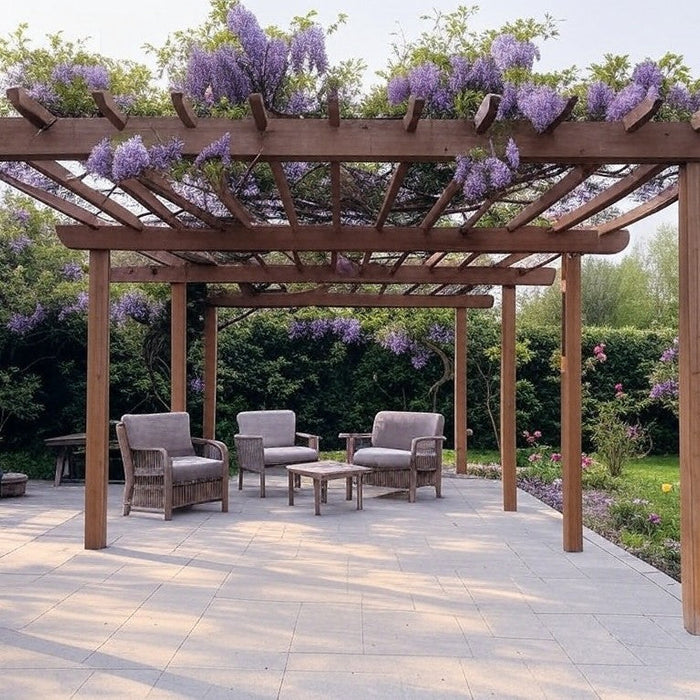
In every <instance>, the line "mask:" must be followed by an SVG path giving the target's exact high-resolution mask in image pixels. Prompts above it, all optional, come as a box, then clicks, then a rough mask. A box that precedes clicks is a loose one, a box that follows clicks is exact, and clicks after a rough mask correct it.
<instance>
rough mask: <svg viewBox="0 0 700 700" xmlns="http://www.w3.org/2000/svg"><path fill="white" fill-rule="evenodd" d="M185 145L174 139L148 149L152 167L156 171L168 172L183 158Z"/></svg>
mask: <svg viewBox="0 0 700 700" xmlns="http://www.w3.org/2000/svg"><path fill="white" fill-rule="evenodd" d="M184 146H185V144H184V142H183V141H182V140H181V139H178V138H172V139H170V141H168V142H167V143H156V144H153V146H151V147H150V148H149V149H148V157H149V160H150V163H151V167H152V168H155V169H156V170H168V169H169V168H170V167H172V166H173V165H174V164H175V163H177V162H178V161H179V160H180V159H181V158H182V149H183V148H184Z"/></svg>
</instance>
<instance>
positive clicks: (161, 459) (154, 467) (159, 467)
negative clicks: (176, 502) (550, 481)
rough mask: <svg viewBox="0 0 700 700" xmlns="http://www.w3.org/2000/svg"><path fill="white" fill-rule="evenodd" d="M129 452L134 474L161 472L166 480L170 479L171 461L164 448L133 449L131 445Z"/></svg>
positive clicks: (145, 474)
mask: <svg viewBox="0 0 700 700" xmlns="http://www.w3.org/2000/svg"><path fill="white" fill-rule="evenodd" d="M130 453H131V463H132V465H133V468H134V474H138V475H140V476H148V475H149V474H154V475H155V474H163V475H164V476H165V477H166V480H167V479H168V478H169V479H171V480H172V461H171V460H170V456H169V455H168V451H167V450H166V449H165V448H163V447H154V448H149V449H134V448H133V447H132V448H130Z"/></svg>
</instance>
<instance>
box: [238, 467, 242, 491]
mask: <svg viewBox="0 0 700 700" xmlns="http://www.w3.org/2000/svg"><path fill="white" fill-rule="evenodd" d="M242 489H243V467H238V490H239V491H241V490H242Z"/></svg>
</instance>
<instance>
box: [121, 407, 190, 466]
mask: <svg viewBox="0 0 700 700" xmlns="http://www.w3.org/2000/svg"><path fill="white" fill-rule="evenodd" d="M122 422H123V423H124V427H125V428H126V434H127V437H128V438H129V445H130V446H131V448H132V449H135V450H147V449H153V448H154V447H164V448H165V449H166V450H167V451H168V454H169V456H170V457H186V456H190V455H193V454H194V448H193V447H192V438H191V437H190V415H189V413H144V414H135V413H132V414H126V415H124V416H122Z"/></svg>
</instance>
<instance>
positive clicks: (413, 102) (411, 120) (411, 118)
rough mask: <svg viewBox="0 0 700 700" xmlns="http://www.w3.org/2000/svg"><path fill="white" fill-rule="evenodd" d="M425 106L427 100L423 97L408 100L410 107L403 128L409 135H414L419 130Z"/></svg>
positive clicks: (411, 97)
mask: <svg viewBox="0 0 700 700" xmlns="http://www.w3.org/2000/svg"><path fill="white" fill-rule="evenodd" d="M424 106H425V100H424V99H423V98H422V97H416V96H415V95H411V96H410V97H409V98H408V107H407V108H406V114H405V116H404V118H403V128H404V129H405V130H406V132H407V133H409V134H412V133H413V132H414V131H415V130H416V129H417V128H418V122H419V120H420V115H421V114H422V113H423V107H424Z"/></svg>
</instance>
